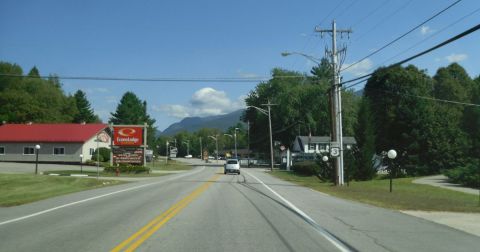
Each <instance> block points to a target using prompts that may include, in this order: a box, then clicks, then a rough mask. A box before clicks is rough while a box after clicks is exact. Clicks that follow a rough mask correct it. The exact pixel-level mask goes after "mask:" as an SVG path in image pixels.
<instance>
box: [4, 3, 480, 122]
mask: <svg viewBox="0 0 480 252" xmlns="http://www.w3.org/2000/svg"><path fill="white" fill-rule="evenodd" d="M453 2H454V1H453V0H448V1H447V0H435V1H433V0H431V1H426V0H425V1H414V0H368V1H366V0H365V1H360V0H341V1H313V0H312V1H301V0H299V1H293V0H291V1H279V0H276V1H273V0H264V1H261V0H258V1H250V0H248V1H229V0H222V1H221V0H211V1H200V0H199V1H181V0H177V1H118V0H117V1H98V0H97V1H90V0H85V1H70V0H63V1H60V0H58V1H48V0H45V1H33V0H32V1H22V0H2V1H0V60H1V61H7V62H12V63H17V64H19V65H20V66H22V67H23V68H24V71H26V72H28V70H29V69H30V68H31V67H33V66H34V65H35V66H37V67H38V68H39V70H40V73H41V74H42V75H48V74H57V75H59V76H98V77H130V78H163V77H173V78H218V77H225V78H232V77H234V78H238V77H268V76H269V75H270V71H271V70H272V69H273V68H274V67H281V68H285V69H289V70H296V71H300V72H308V71H309V70H310V68H311V67H312V66H313V63H312V62H310V61H308V60H307V59H305V58H303V57H301V56H295V55H292V56H289V57H282V56H281V55H280V53H281V52H284V51H296V52H302V53H306V54H310V55H313V56H315V57H322V56H323V55H324V49H325V46H326V45H330V41H331V39H330V37H329V36H324V37H323V38H321V37H320V36H319V34H316V33H314V32H313V30H314V28H315V26H318V25H319V26H320V27H322V28H330V27H331V21H332V19H334V18H335V19H336V21H337V27H338V28H352V29H353V33H352V34H351V35H350V38H349V39H347V38H346V37H345V38H343V39H341V40H340V43H341V44H346V45H347V46H348V52H347V57H346V61H345V64H350V63H352V62H355V61H357V60H359V59H361V58H363V56H366V55H368V54H369V53H370V52H372V51H373V50H375V49H377V48H380V47H381V46H383V45H384V44H386V43H388V42H389V41H391V40H393V39H394V38H396V37H397V36H399V35H401V34H402V33H404V32H406V31H407V30H409V29H411V28H412V27H414V26H416V25H417V24H419V23H421V22H422V21H423V20H425V19H427V18H428V17H430V16H432V15H433V14H434V13H436V12H438V11H440V10H441V9H443V8H445V7H446V6H448V5H449V4H451V3H453ZM478 8H480V2H479V1H478V0H463V1H462V2H460V3H459V4H457V5H455V6H454V7H452V8H451V9H450V10H448V11H447V12H445V13H443V14H442V15H441V16H439V17H437V18H436V19H434V20H432V21H430V22H429V23H427V24H425V26H423V27H422V28H421V29H418V30H416V31H414V32H413V33H411V34H410V35H408V36H406V37H405V38H404V39H402V40H400V41H399V42H397V43H395V44H394V45H392V46H390V47H388V48H387V49H385V50H383V51H381V52H379V53H378V54H376V55H374V56H372V57H370V58H369V59H367V60H365V61H363V62H362V63H360V64H357V65H356V66H354V67H351V68H350V69H348V70H346V71H345V72H343V77H344V80H348V79H351V78H353V77H355V76H358V75H361V74H364V73H368V72H370V71H372V70H374V69H375V68H376V67H378V66H381V65H385V64H390V63H394V62H396V61H398V60H401V59H404V58H406V57H408V56H411V55H413V54H415V53H417V52H420V51H421V50H424V49H427V48H429V47H431V46H433V45H435V44H437V43H439V42H441V41H443V40H445V39H447V38H450V37H452V36H454V35H456V34H458V33H460V32H462V31H464V30H466V29H468V28H470V27H472V26H474V25H477V24H478V23H479V21H480V12H476V13H474V14H472V15H470V16H468V17H466V18H464V19H463V20H460V21H458V22H457V23H456V24H453V23H454V22H455V21H457V20H459V19H460V18H462V17H463V16H465V15H468V14H469V13H472V12H473V11H474V10H477V9H478ZM445 27H448V28H446V29H444V28H445ZM443 29H444V30H443ZM440 31H441V32H440ZM432 35H434V36H433V37H430V36H432ZM424 39H427V40H426V41H424V42H423V43H421V44H419V45H418V46H416V47H414V48H412V49H411V50H410V51H407V52H405V53H403V54H400V55H399V56H398V57H396V58H393V59H390V58H391V57H393V56H395V55H397V54H399V53H401V52H403V51H404V50H406V49H408V48H409V47H411V46H413V45H415V44H417V43H419V42H421V41H422V40H424ZM479 45H480V35H479V34H478V33H474V34H472V35H470V36H468V37H465V38H463V39H461V40H459V41H456V42H454V43H452V44H450V45H448V46H445V47H443V48H441V49H439V50H437V51H435V52H433V53H430V54H428V55H426V56H423V57H421V58H418V59H416V60H414V61H412V62H411V63H413V64H415V65H417V66H418V67H419V68H422V69H427V70H428V73H429V74H431V75H433V74H434V73H435V71H436V69H437V68H438V67H441V66H446V65H448V64H449V63H451V62H459V63H460V64H461V65H462V66H464V67H465V68H466V69H467V71H468V73H469V74H470V75H471V76H472V77H476V76H478V75H479V74H480V67H479V61H478V59H479V58H480V50H479ZM62 83H63V85H64V86H63V87H64V89H65V91H66V92H67V93H74V92H75V91H76V90H78V89H82V90H84V91H85V92H86V93H87V96H88V98H89V100H90V101H91V103H92V106H93V108H94V110H95V112H96V113H97V114H99V115H100V117H101V118H103V119H104V120H108V117H109V113H110V112H113V111H114V110H115V108H116V106H117V104H118V101H119V100H120V98H121V96H122V95H123V93H125V92H126V91H133V92H135V93H136V94H137V95H138V96H139V97H140V98H141V99H143V100H146V101H147V103H148V111H149V113H150V114H151V115H152V116H153V117H154V118H155V119H156V120H157V123H156V124H157V126H158V128H159V129H160V130H163V129H165V128H166V127H167V126H169V125H170V124H171V123H174V122H176V121H179V120H180V119H181V118H182V117H185V116H206V115H215V114H222V113H227V112H230V111H233V110H235V109H239V108H241V107H243V106H244V105H243V98H244V97H245V95H247V94H248V92H249V91H250V90H252V89H253V88H254V87H255V86H256V84H258V82H251V83H208V82H202V81H198V82H172V83H169V82H126V81H86V80H62ZM360 87H361V86H360Z"/></svg>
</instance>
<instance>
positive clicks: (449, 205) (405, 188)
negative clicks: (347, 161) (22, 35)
mask: <svg viewBox="0 0 480 252" xmlns="http://www.w3.org/2000/svg"><path fill="white" fill-rule="evenodd" d="M272 175H273V176H275V177H278V178H280V179H283V180H286V181H290V182H292V183H295V184H298V185H301V186H305V187H309V188H312V189H314V190H317V191H320V192H324V193H327V194H330V195H332V196H336V197H339V198H344V199H349V200H354V201H359V202H362V203H367V204H371V205H375V206H379V207H384V208H391V209H397V210H422V211H451V212H480V206H479V205H478V204H479V203H478V202H479V201H478V195H473V194H466V193H462V192H457V191H452V190H448V189H443V188H438V187H434V186H429V185H420V184H414V183H412V180H414V179H416V178H399V179H394V180H393V192H392V193H390V192H389V180H388V179H374V180H370V181H352V182H350V185H349V186H346V185H345V186H343V187H336V186H334V185H333V184H332V183H325V182H321V181H319V180H318V178H317V177H315V176H299V175H296V174H295V173H293V172H283V171H274V172H273V173H272Z"/></svg>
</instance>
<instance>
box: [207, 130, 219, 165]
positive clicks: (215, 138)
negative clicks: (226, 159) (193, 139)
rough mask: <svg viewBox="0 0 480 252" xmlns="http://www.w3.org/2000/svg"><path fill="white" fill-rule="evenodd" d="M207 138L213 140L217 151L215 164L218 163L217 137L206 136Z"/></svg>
mask: <svg viewBox="0 0 480 252" xmlns="http://www.w3.org/2000/svg"><path fill="white" fill-rule="evenodd" d="M208 137H210V138H212V139H213V140H215V146H216V149H217V153H216V158H217V163H218V135H215V136H208Z"/></svg>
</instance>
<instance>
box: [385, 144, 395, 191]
mask: <svg viewBox="0 0 480 252" xmlns="http://www.w3.org/2000/svg"><path fill="white" fill-rule="evenodd" d="M387 157H388V159H390V162H389V166H391V167H390V169H389V170H390V192H392V179H393V162H392V161H393V160H394V159H395V158H396V157H397V152H396V151H395V150H393V149H392V150H389V151H388V152H387Z"/></svg>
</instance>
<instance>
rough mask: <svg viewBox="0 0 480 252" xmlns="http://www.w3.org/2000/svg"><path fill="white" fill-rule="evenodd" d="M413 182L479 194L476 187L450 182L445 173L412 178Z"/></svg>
mask: <svg viewBox="0 0 480 252" xmlns="http://www.w3.org/2000/svg"><path fill="white" fill-rule="evenodd" d="M413 183H417V184H424V185H431V186H436V187H441V188H445V189H449V190H454V191H458V192H463V193H469V194H476V195H478V194H479V190H478V189H474V188H469V187H465V186H462V185H458V184H452V183H450V182H449V181H448V178H447V177H446V176H445V175H434V176H428V177H423V178H419V179H415V180H413Z"/></svg>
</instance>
